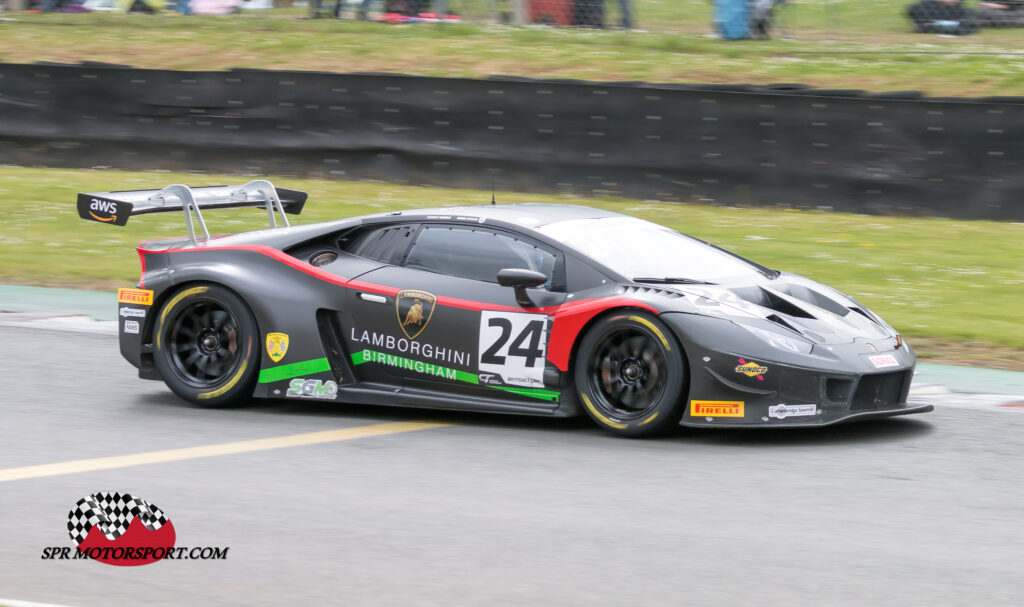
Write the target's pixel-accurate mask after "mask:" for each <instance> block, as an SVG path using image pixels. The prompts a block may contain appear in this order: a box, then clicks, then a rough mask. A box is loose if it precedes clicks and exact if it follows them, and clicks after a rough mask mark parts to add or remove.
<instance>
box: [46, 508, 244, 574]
mask: <svg viewBox="0 0 1024 607" xmlns="http://www.w3.org/2000/svg"><path fill="white" fill-rule="evenodd" d="M68 535H70V536H71V542H72V543H73V544H74V545H75V552H74V554H72V553H71V548H68V547H67V546H63V547H62V546H49V547H47V548H44V549H43V555H42V558H43V559H44V560H54V559H56V560H68V559H76V560H77V559H89V560H94V561H99V562H101V563H105V564H107V565H118V566H121V567H134V566H138V565H149V564H151V563H155V562H157V561H160V560H163V559H169V560H173V559H177V560H191V559H198V560H209V559H221V560H223V559H226V558H227V555H228V549H227V548H226V547H223V548H219V547H213V546H206V547H195V548H187V547H181V546H178V547H175V545H174V544H175V540H176V539H177V538H176V536H175V531H174V524H173V523H171V520H170V519H169V518H168V517H167V515H166V514H164V512H163V511H162V510H161V509H160V508H157V507H156V505H155V504H153V503H151V502H148V501H146V500H144V499H141V498H138V497H135V496H134V495H132V494H130V493H111V492H106V491H100V492H97V493H93V494H92V495H87V496H85V497H83V498H82V499H80V500H78V503H77V504H75V507H74V508H72V509H71V511H70V512H68Z"/></svg>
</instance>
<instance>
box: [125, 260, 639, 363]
mask: <svg viewBox="0 0 1024 607" xmlns="http://www.w3.org/2000/svg"><path fill="white" fill-rule="evenodd" d="M204 251H250V252H252V253H259V254H260V255H266V256H267V257H270V258H272V259H274V260H276V261H279V262H281V263H283V264H286V265H288V266H291V267H293V268H295V269H296V270H299V271H300V272H303V273H305V274H308V275H310V276H313V277H314V278H319V279H320V280H324V281H327V282H330V283H332V284H336V285H340V286H343V287H346V288H350V289H359V290H360V291H366V292H369V293H377V294H379V295H392V296H394V295H397V294H398V292H399V291H401V289H399V288H397V287H388V286H384V285H378V284H373V283H369V282H363V281H361V280H355V279H346V278H342V277H340V276H336V275H334V274H331V273H329V272H326V271H324V270H321V269H320V268H317V267H314V266H312V265H310V264H308V263H306V262H304V261H300V260H298V259H296V258H294V257H292V256H291V255H288V254H287V253H285V252H283V251H281V250H279V249H275V248H273V247H269V246H266V245H230V246H222V247H197V248H191V249H170V250H164V251H144V250H143V249H141V248H140V249H139V255H140V256H141V255H142V254H143V252H145V253H150V254H156V253H188V252H204ZM143 273H145V262H143ZM437 305H441V306H447V307H451V308H461V309H463V310H473V311H480V310H500V311H504V312H532V313H536V314H547V315H548V316H553V320H552V323H551V335H550V336H549V338H548V357H547V358H548V360H549V361H551V364H553V365H555V366H556V367H558V369H559V370H561V371H567V370H568V369H569V357H570V356H571V354H572V347H573V344H575V343H576V337H577V336H578V335H579V332H580V330H581V329H583V327H584V325H586V324H587V323H588V322H590V320H591V319H593V318H594V317H595V316H597V315H598V314H601V313H602V312H605V311H606V310H610V309H613V308H643V309H645V310H648V311H650V312H653V313H654V314H657V313H658V311H657V310H655V309H654V308H652V307H651V306H650V305H648V304H645V303H643V302H640V301H637V300H635V299H628V298H625V297H610V298H609V297H603V298H597V299H581V300H579V301H570V302H566V303H563V304H561V305H558V306H547V307H544V308H523V307H520V306H504V305H498V304H488V303H483V302H479V301H472V300H468V299H459V298H457V297H447V296H443V295H439V296H438V297H437Z"/></svg>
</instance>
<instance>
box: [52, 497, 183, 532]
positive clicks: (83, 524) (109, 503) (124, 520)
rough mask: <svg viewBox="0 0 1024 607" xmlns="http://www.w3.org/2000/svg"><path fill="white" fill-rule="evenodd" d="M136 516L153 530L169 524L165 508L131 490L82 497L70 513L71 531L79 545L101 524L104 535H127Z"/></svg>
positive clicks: (69, 528) (147, 527)
mask: <svg viewBox="0 0 1024 607" xmlns="http://www.w3.org/2000/svg"><path fill="white" fill-rule="evenodd" d="M135 517H138V518H139V520H140V521H142V524H143V525H145V526H146V529H149V530H150V531H156V530H157V529H159V528H160V527H163V526H164V524H165V523H167V517H166V516H164V513H163V511H161V510H160V509H159V508H157V507H156V506H154V505H153V504H151V503H149V502H147V501H146V500H144V499H140V498H137V497H135V496H133V495H131V494H130V493H109V492H105V491H101V492H99V493H93V494H92V495H88V496H86V497H83V498H82V499H80V500H78V503H77V504H75V507H74V508H72V509H71V512H69V513H68V534H69V535H70V536H71V540H72V541H74V542H75V545H76V546H77V545H79V544H81V543H82V542H84V541H85V538H86V536H88V535H89V530H90V529H92V528H93V527H94V526H96V525H99V526H100V531H102V532H103V535H104V536H106V538H107V539H108V540H111V541H113V540H116V539H117V538H119V537H121V536H122V535H124V532H125V531H127V530H128V526H129V525H131V523H132V520H134V519H135Z"/></svg>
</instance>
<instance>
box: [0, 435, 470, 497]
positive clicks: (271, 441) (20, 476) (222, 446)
mask: <svg viewBox="0 0 1024 607" xmlns="http://www.w3.org/2000/svg"><path fill="white" fill-rule="evenodd" d="M448 425H451V424H439V423H432V422H392V423H387V424H373V425H370V426H357V427H355V428H339V429H337V430H324V431H321V432H309V433H306V434H292V435H289V436H275V437H272V438H256V439H253V440H243V441H237V442H233V443H219V444H216V445H204V446H200V447H185V448H183V449H166V450H164V451H149V452H146V453H133V454H131V455H115V456H113V457H97V458H94V459H80V460H73V461H70V462H58V463H56V464H41V465H38V466H25V467H22V468H7V469H6V470H0V483H5V482H8V481H20V480H24V479H27V478H40V477H44V476H57V475H60V474H76V473H79V472H94V471H96V470H110V469H112V468H128V467H131V466H143V465H146V464H162V463H164V462H177V461H181V460H185V459H197V458H201V457H216V456H218V455H232V454H234V453H248V452H250V451H265V450H267V449H282V448H284V447H301V446H305V445H317V444H320V443H333V442H337V441H343V440H352V439H356V438H368V437H371V436H383V435H386V434H398V433H400V432H415V431H417V430H428V429H430V428H441V427H444V426H448Z"/></svg>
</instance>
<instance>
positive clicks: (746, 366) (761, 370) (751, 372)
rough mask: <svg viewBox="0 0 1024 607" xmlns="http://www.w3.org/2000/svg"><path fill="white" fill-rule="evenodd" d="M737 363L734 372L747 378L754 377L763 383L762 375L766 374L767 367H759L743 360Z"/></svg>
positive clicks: (754, 363) (752, 362)
mask: <svg viewBox="0 0 1024 607" xmlns="http://www.w3.org/2000/svg"><path fill="white" fill-rule="evenodd" d="M739 363H740V364H738V365H736V368H735V369H734V371H736V372H737V373H742V374H743V375H746V376H747V377H756V378H757V379H758V381H764V374H765V373H767V372H768V367H766V366H764V365H759V364H757V363H756V362H754V361H746V360H743V359H742V358H741V359H739Z"/></svg>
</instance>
